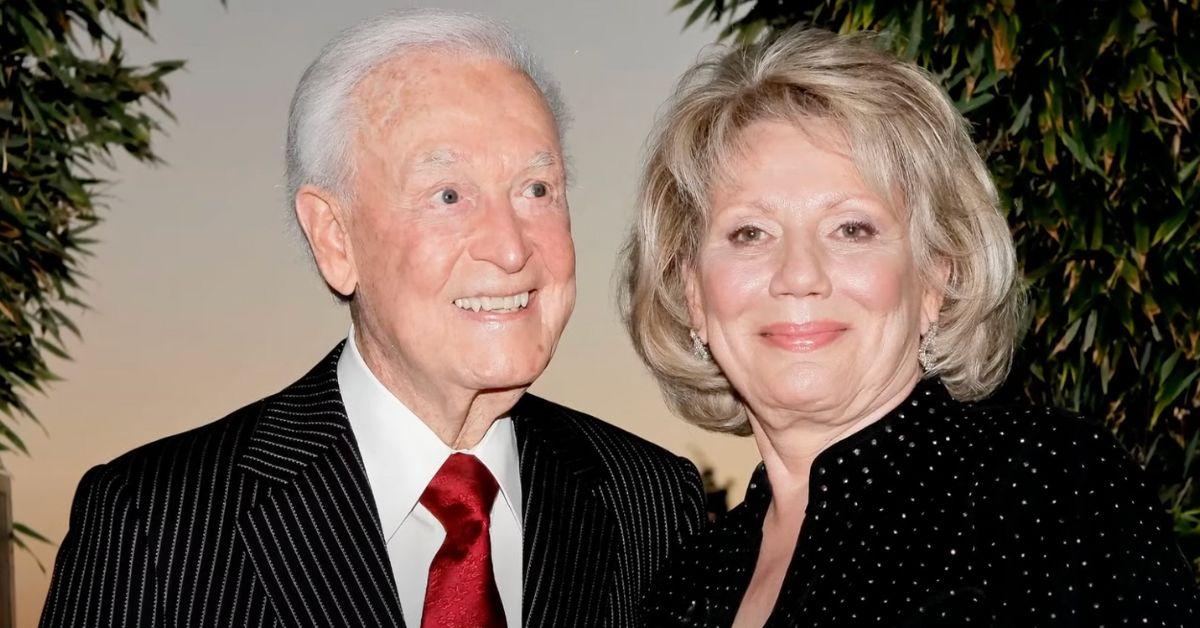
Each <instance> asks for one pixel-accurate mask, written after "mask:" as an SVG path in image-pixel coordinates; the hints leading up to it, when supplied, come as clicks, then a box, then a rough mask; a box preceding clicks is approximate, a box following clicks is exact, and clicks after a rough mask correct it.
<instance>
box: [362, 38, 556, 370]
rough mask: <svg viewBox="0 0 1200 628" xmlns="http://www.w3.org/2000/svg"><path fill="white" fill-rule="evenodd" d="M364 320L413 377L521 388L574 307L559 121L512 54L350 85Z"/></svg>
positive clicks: (415, 57) (454, 57)
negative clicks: (357, 121) (510, 60)
mask: <svg viewBox="0 0 1200 628" xmlns="http://www.w3.org/2000/svg"><path fill="white" fill-rule="evenodd" d="M355 104H356V108H357V111H358V112H359V113H360V115H361V125H360V127H359V132H358V134H357V137H356V140H355V145H354V148H353V151H354V155H355V161H354V169H353V173H354V175H353V179H352V182H353V184H352V189H353V190H354V197H353V199H352V201H351V202H350V203H349V207H350V211H349V212H348V217H349V220H348V222H349V225H348V229H347V235H348V247H349V250H350V254H351V257H352V260H353V261H352V264H353V268H354V273H355V274H356V276H357V282H356V286H355V288H354V303H353V307H354V309H355V314H356V316H355V318H356V324H357V325H358V327H359V333H360V334H363V335H364V336H366V337H369V338H370V339H371V340H372V341H373V344H374V345H375V346H376V348H377V350H378V351H380V352H381V353H382V354H383V355H384V356H385V358H386V359H387V361H388V362H389V363H390V364H391V365H393V366H394V367H396V368H397V369H398V373H397V374H402V375H404V376H405V377H406V378H407V379H408V381H410V382H412V383H413V384H416V385H420V384H421V383H422V382H430V383H433V384H436V385H437V386H439V387H447V386H448V387H452V388H458V389H461V390H464V391H482V390H496V389H508V388H519V387H523V386H527V385H529V384H530V383H531V382H532V381H533V380H534V379H535V378H536V377H537V376H538V375H540V374H541V372H542V371H543V370H544V369H545V368H546V365H547V363H548V362H549V360H550V357H551V355H552V354H553V352H554V348H555V346H556V344H557V343H558V339H559V337H560V335H561V334H562V331H563V328H564V327H565V326H566V322H567V318H568V317H569V316H570V313H571V310H572V308H573V307H574V304H575V252H574V245H573V243H572V241H571V229H570V217H569V214H568V210H567V198H566V189H565V187H566V178H565V165H564V163H563V156H562V149H561V147H560V145H559V137H558V129H557V126H556V124H555V121H554V118H553V115H552V114H551V112H550V110H549V108H548V107H547V106H546V103H545V101H544V99H543V98H542V96H541V93H540V92H539V91H538V90H537V88H536V87H535V86H534V84H533V82H532V81H531V80H530V79H529V78H528V77H527V76H526V75H524V74H523V73H521V72H518V71H516V70H513V69H511V68H510V67H508V66H507V65H505V64H503V63H502V62H499V61H496V60H493V59H484V58H479V57H475V56H471V55H467V54H461V55H458V54H454V53H447V51H438V50H433V51H421V52H414V53H410V54H406V55H404V56H402V57H400V58H398V59H395V60H393V61H391V62H389V63H386V64H384V65H382V66H380V67H379V68H377V69H376V70H375V71H373V72H372V73H371V74H370V75H368V76H367V78H366V79H365V80H364V81H363V83H362V84H361V85H360V86H359V87H358V89H357V91H356V93H355Z"/></svg>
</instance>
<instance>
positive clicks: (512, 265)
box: [468, 199, 532, 273]
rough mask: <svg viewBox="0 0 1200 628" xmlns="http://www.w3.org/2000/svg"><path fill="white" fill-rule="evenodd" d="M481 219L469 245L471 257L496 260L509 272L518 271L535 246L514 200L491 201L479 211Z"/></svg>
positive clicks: (487, 260)
mask: <svg viewBox="0 0 1200 628" xmlns="http://www.w3.org/2000/svg"><path fill="white" fill-rule="evenodd" d="M478 221H479V222H478V224H477V225H476V226H475V229H474V233H473V234H472V235H471V240H472V241H471V243H470V246H469V248H468V250H469V251H470V254H471V257H472V258H473V259H477V260H479V261H483V262H489V263H492V264H495V265H496V266H499V267H500V268H501V269H503V270H504V272H506V273H516V272H519V271H520V270H521V269H522V268H524V267H525V263H526V262H527V261H529V256H530V254H531V253H532V248H531V247H530V246H529V240H528V238H527V236H526V233H525V224H524V223H523V222H522V220H521V218H520V217H519V216H518V215H517V212H516V208H514V207H513V205H512V202H510V201H509V200H508V199H503V200H497V201H495V202H492V203H489V204H488V206H487V207H486V208H484V210H483V211H482V212H480V213H479V214H478Z"/></svg>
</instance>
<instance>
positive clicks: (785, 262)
mask: <svg viewBox="0 0 1200 628" xmlns="http://www.w3.org/2000/svg"><path fill="white" fill-rule="evenodd" d="M832 289H833V284H832V282H831V281H830V280H829V274H828V272H826V260H825V257H824V254H823V252H822V250H821V248H820V245H819V243H817V242H811V241H808V240H803V241H793V242H788V243H786V245H785V246H784V247H782V248H781V250H780V251H779V254H778V257H777V266H776V267H775V272H774V275H773V276H772V277H771V285H770V292H771V296H776V297H778V296H795V297H807V296H818V297H827V296H829V293H830V292H831V291H832Z"/></svg>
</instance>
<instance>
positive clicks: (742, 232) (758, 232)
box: [729, 225, 767, 244]
mask: <svg viewBox="0 0 1200 628" xmlns="http://www.w3.org/2000/svg"><path fill="white" fill-rule="evenodd" d="M766 235H767V233H766V232H765V231H763V230H762V229H759V228H758V227H752V226H749V225H747V226H745V227H741V228H739V229H737V230H736V231H734V232H733V233H731V234H729V239H730V241H732V242H734V243H735V244H749V243H751V242H758V241H759V240H762V239H763V238H765V237H766Z"/></svg>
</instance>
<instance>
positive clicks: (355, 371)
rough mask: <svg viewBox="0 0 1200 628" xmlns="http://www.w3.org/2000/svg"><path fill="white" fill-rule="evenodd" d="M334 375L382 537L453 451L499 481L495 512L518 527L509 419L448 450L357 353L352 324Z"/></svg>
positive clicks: (400, 519) (514, 444) (516, 465)
mask: <svg viewBox="0 0 1200 628" xmlns="http://www.w3.org/2000/svg"><path fill="white" fill-rule="evenodd" d="M337 374H338V387H339V388H340V390H341V393H342V402H343V404H344V405H345V407H346V416H347V418H348V420H349V422H350V428H351V430H352V431H353V432H354V438H355V440H357V441H358V447H359V450H360V452H361V453H362V459H363V466H364V467H365V468H366V472H367V481H368V482H369V483H370V485H371V492H372V493H373V494H374V497H375V506H376V508H377V510H378V511H379V523H380V525H381V526H382V528H383V536H384V539H385V540H390V539H391V537H392V535H393V534H395V532H396V530H397V529H399V528H400V525H401V524H402V523H404V521H405V520H406V519H407V518H408V516H409V515H410V514H412V511H413V508H415V507H416V505H417V502H418V501H419V500H420V499H421V494H422V493H424V492H425V487H427V486H428V485H429V482H430V481H431V480H432V479H433V476H434V475H435V474H437V471H438V469H440V468H441V466H442V463H444V462H445V461H446V459H447V458H449V457H450V454H451V453H454V452H455V451H461V452H463V453H469V454H473V455H475V456H476V457H477V458H479V461H480V462H482V463H483V464H484V466H486V467H487V469H488V471H490V472H491V474H492V476H493V477H495V478H496V483H497V484H499V485H500V494H501V496H502V497H503V502H504V506H505V507H504V508H502V509H497V508H495V507H493V512H495V513H501V512H502V511H505V510H506V511H508V513H510V516H512V517H513V518H514V519H515V520H516V523H517V528H518V529H520V528H521V520H522V514H521V468H520V464H519V462H518V458H517V435H516V431H515V430H514V429H513V424H512V419H511V418H509V417H507V416H504V417H500V418H498V419H496V420H495V421H493V422H492V425H491V426H490V427H488V430H487V432H486V433H485V434H484V436H483V439H482V440H481V441H480V442H479V444H478V445H476V446H475V447H472V448H471V449H460V450H455V449H452V448H451V447H450V446H448V445H446V443H444V442H442V440H441V439H440V438H438V436H437V434H435V433H434V432H433V430H431V429H430V428H429V426H428V425H426V424H425V422H424V421H422V420H421V419H420V418H419V417H417V415H416V414H413V412H412V411H411V410H409V409H408V407H407V406H405V405H404V404H403V403H401V401H400V400H399V399H397V398H396V396H395V395H393V394H392V392H391V391H389V390H388V389H387V388H386V387H385V386H384V385H383V383H382V382H380V381H379V378H377V377H375V374H374V373H372V372H371V369H370V368H369V367H368V366H367V363H366V362H365V361H364V360H363V358H362V354H361V353H359V351H358V346H357V345H356V344H355V342H354V329H353V328H351V329H350V334H349V336H348V338H347V340H346V346H345V348H344V349H343V350H342V354H341V356H340V357H339V358H338V366H337ZM501 516H503V515H501Z"/></svg>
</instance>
